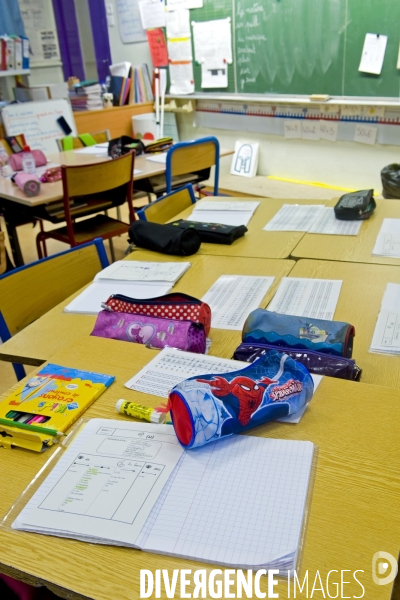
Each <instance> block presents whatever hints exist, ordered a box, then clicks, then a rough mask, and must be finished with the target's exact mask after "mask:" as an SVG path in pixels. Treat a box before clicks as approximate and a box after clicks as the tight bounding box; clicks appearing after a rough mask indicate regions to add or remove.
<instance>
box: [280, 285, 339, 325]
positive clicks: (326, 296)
mask: <svg viewBox="0 0 400 600" xmlns="http://www.w3.org/2000/svg"><path fill="white" fill-rule="evenodd" d="M342 283H343V282H342V281H341V280H339V279H307V278H302V277H283V278H282V281H281V283H280V285H279V288H278V290H277V292H276V294H275V296H274V297H273V299H272V300H271V302H270V303H269V305H268V310H270V311H272V312H277V313H282V314H284V315H296V316H298V317H313V318H314V319H327V320H330V321H331V320H332V319H333V315H334V314H335V309H336V305H337V302H338V299H339V294H340V289H341V287H342Z"/></svg>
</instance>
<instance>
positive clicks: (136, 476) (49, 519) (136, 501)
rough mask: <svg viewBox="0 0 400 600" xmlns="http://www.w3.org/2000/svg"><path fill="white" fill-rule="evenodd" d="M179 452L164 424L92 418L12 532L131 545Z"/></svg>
mask: <svg viewBox="0 0 400 600" xmlns="http://www.w3.org/2000/svg"><path fill="white" fill-rule="evenodd" d="M183 452H184V450H183V448H182V446H181V445H180V444H179V442H178V439H177V437H176V435H175V432H174V430H173V428H172V427H171V426H170V425H153V424H151V423H137V422H129V421H121V420H119V421H117V420H115V421H114V420H106V419H92V420H91V421H89V423H87V424H86V425H85V427H84V429H83V431H82V432H81V433H80V435H79V436H78V437H77V438H76V439H75V440H74V441H73V442H72V443H71V446H70V447H69V448H68V449H67V450H66V451H65V453H64V455H63V456H62V457H61V458H60V460H59V462H58V463H57V465H56V466H55V467H54V469H53V470H52V471H51V473H50V474H49V475H48V477H47V478H46V479H45V481H44V483H43V484H42V485H41V486H40V488H39V489H38V491H37V492H36V493H35V494H34V495H33V497H32V499H31V500H30V501H29V502H28V503H27V505H26V506H25V508H24V509H23V510H22V512H21V513H20V514H19V515H18V517H17V519H16V520H15V521H14V523H13V524H12V527H13V529H18V528H19V527H20V526H22V525H23V528H24V529H27V530H29V531H39V532H42V531H44V532H46V531H49V529H50V528H51V533H53V534H54V535H60V536H62V537H74V538H76V539H85V540H86V541H91V540H94V541H96V540H98V533H99V531H101V533H102V535H104V536H105V537H108V539H110V540H113V541H115V542H117V543H118V544H122V545H124V544H128V545H134V544H135V540H136V538H137V536H138V534H139V533H140V530H141V529H142V527H143V525H144V524H145V522H146V519H147V517H148V515H149V513H150V511H151V509H152V508H153V506H154V504H155V502H156V500H157V498H158V496H159V495H160V493H161V491H162V489H163V487H164V485H165V484H166V482H167V481H168V478H169V476H170V475H171V473H172V471H173V469H174V468H175V467H176V465H177V464H178V461H179V459H180V458H181V456H182V454H183Z"/></svg>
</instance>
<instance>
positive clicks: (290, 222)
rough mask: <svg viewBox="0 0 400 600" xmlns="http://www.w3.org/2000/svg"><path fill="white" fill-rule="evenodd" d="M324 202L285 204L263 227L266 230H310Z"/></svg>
mask: <svg viewBox="0 0 400 600" xmlns="http://www.w3.org/2000/svg"><path fill="white" fill-rule="evenodd" d="M324 208H325V206H324V205H323V204H284V205H283V206H282V207H281V208H280V209H279V210H278V212H277V213H276V214H275V215H274V216H273V217H272V219H271V220H270V221H269V222H268V223H267V224H266V225H265V227H263V229H264V231H308V230H309V229H310V226H311V225H312V223H313V222H314V220H315V218H316V217H317V216H318V215H319V214H320V213H321V212H322V210H323V209H324Z"/></svg>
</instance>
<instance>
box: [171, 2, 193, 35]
mask: <svg viewBox="0 0 400 600" xmlns="http://www.w3.org/2000/svg"><path fill="white" fill-rule="evenodd" d="M189 15H190V13H189V11H188V10H187V9H185V8H182V9H180V10H174V11H173V12H168V13H167V14H166V26H167V38H168V39H170V38H175V39H176V38H190V35H191V33H190V20H189Z"/></svg>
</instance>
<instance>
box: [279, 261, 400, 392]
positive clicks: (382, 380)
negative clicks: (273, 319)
mask: <svg viewBox="0 0 400 600" xmlns="http://www.w3.org/2000/svg"><path fill="white" fill-rule="evenodd" d="M290 277H316V278H322V279H341V280H343V283H342V288H341V291H340V295H339V301H338V304H337V307H336V310H335V317H334V318H335V320H337V321H346V322H347V323H351V324H352V325H354V327H355V329H356V336H355V338H354V350H353V358H354V359H355V360H356V362H357V364H358V365H359V366H360V367H361V368H362V369H363V373H362V376H361V381H363V382H364V383H374V384H376V385H383V386H387V387H391V388H397V389H398V388H400V357H398V356H390V355H385V354H377V353H374V354H372V353H371V352H369V347H370V345H371V341H372V336H373V333H374V330H375V324H376V321H377V318H378V314H379V311H380V306H381V302H382V298H383V294H384V292H385V289H386V285H387V283H389V282H390V283H400V269H399V268H398V267H393V266H390V265H366V264H360V263H357V264H355V263H344V262H330V261H325V260H299V261H298V262H297V263H296V266H295V267H294V268H293V269H292V271H291V272H290Z"/></svg>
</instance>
